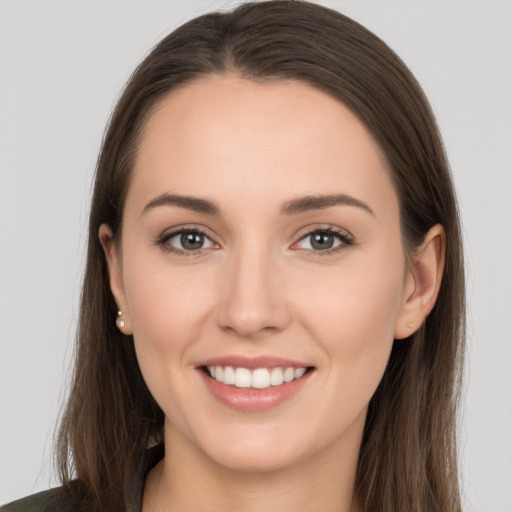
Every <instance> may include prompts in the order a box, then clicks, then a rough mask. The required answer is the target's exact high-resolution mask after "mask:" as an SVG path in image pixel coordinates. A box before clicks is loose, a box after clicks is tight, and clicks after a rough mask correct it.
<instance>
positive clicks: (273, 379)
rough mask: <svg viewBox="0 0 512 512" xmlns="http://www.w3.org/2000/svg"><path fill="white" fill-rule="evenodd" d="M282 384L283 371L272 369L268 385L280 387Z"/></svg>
mask: <svg viewBox="0 0 512 512" xmlns="http://www.w3.org/2000/svg"><path fill="white" fill-rule="evenodd" d="M283 382H284V377H283V369H282V368H272V371H271V372H270V384H271V385H272V386H280V385H281V384H282V383H283Z"/></svg>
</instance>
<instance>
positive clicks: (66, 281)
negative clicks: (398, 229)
mask: <svg viewBox="0 0 512 512" xmlns="http://www.w3.org/2000/svg"><path fill="white" fill-rule="evenodd" d="M319 3H322V4H324V5H328V6H330V7H334V8H336V9H338V10H340V11H342V12H344V13H345V14H348V15H349V16H352V17H353V18H355V19H356V20H358V21H360V22H361V23H363V24H364V25H366V26H367V27H368V28H370V29H371V30H373V31H374V32H375V33H376V34H377V35H379V36H380V37H382V38H383V39H384V40H385V41H386V42H387V43H388V44H389V45H390V46H391V47H392V48H393V49H395V51H397V52H398V54H399V55H400V56H401V57H402V58H403V59H404V60H405V62H406V63H407V64H408V65H409V66H410V67H411V69H412V70H413V72H414V73H415V74H416V76H417V77H418V79H419V81H420V82H421V83H422V85H423V86H424V88H425V90H426V92H427V95H428V96H429V98H430V100H431V102H432V104H433V107H434V110H435V112H436V115H437V117H438V121H439V124H440V127H441V130H442V133H443V135H444V138H445V142H446V147H447V151H448V155H449V158H450V161H451V165H452V169H453V173H454V178H455V182H456V187H457V191H458V194H459V198H460V206H461V211H462V217H463V223H464V234H465V245H466V251H467V264H468V266H467V278H468V293H469V306H468V307H469V350H468V369H467V380H466V381H467V384H466V392H465V407H464V411H463V413H464V414H463V416H462V418H461V428H460V431H461V439H462V442H461V446H460V448H461V466H462V475H463V483H464V489H465V496H466V498H465V500H466V510H467V511H479V512H484V511H485V512H491V511H492V512H506V511H512V28H511V27H512V3H511V2H510V1H504V0H480V1H477V0H474V1H473V0H460V1H459V0H443V1H439V0H438V1H436V0H425V1H420V0H403V1H382V0H379V1H375V0H373V1H369V0H339V1H334V0H333V1H325V2H319ZM230 4H232V2H225V1H221V2H219V1H207V0H196V1H191V0H180V1H175V0H173V1H170V0H169V1H163V0H138V1H135V0H88V1H85V0H83V1H77V0H75V1H68V0H61V1H57V0H0V503H5V502H7V501H10V500H13V499H15V498H18V497H21V496H23V495H26V494H29V493H33V492H35V491H38V490H42V489H46V488H48V486H50V485H56V483H57V481H56V480H55V478H54V476H53V475H52V471H51V441H52V437H53V429H54V425H55V420H56V418H57V415H58V412H59V406H60V404H61V400H62V398H63V396H65V393H66V382H67V378H68V375H69V361H70V356H71V353H72V343H73V338H74V330H75V325H76V319H77V305H78V296H79V290H80V280H81V272H82V266H83V262H84V244H85V230H86V219H87V213H88V200H89V194H90V181H91V177H92V173H93V169H94V166H95V159H96V155H97V152H98V148H99V144H100V141H101V137H102V133H103V129H104V126H105V123H106V121H107V119H108V116H109V113H110V111H111V109H112V106H113V104H114V102H115V100H116V98H117V97H118V94H119V91H120V90H121V88H122V86H123V84H124V83H125V81H126V79H127V78H128V76H129V74H130V72H131V71H132V70H133V69H134V67H135V66H136V65H137V63H138V62H139V61H140V60H141V59H142V58H143V56H144V55H145V53H146V52H147V51H148V50H149V49H150V48H151V47H152V46H153V45H154V44H155V43H156V42H157V41H158V40H159V39H161V38H162V37H163V36H164V35H166V34H167V33H168V32H169V31H170V30H171V29H172V28H174V27H176V26H177V25H179V24H181V23H182V22H184V21H185V20H187V19H189V18H191V17H193V16H195V15H198V14H200V13H202V12H205V11H207V10H212V9H214V8H219V7H225V6H228V5H230Z"/></svg>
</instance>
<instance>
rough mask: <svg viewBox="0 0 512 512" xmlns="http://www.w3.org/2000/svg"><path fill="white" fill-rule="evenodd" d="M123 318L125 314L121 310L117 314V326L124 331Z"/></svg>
mask: <svg viewBox="0 0 512 512" xmlns="http://www.w3.org/2000/svg"><path fill="white" fill-rule="evenodd" d="M122 316H123V312H122V311H121V310H119V311H118V312H117V320H116V324H117V327H118V328H119V329H122V328H123V327H124V320H123V319H122V318H121V317H122Z"/></svg>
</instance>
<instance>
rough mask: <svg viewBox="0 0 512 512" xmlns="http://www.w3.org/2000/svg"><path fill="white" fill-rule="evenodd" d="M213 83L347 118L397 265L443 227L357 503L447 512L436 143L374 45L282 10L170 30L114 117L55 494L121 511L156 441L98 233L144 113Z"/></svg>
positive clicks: (288, 7)
mask: <svg viewBox="0 0 512 512" xmlns="http://www.w3.org/2000/svg"><path fill="white" fill-rule="evenodd" d="M226 72H232V73H237V74H239V75H241V76H243V77H245V78H247V79H249V80H254V81H270V80H279V79H294V80H300V81H303V82H305V83H307V84H310V85H312V86H314V87H316V88H318V89H320V90H322V91H324V92H326V93H328V94H330V95H331V96H333V97H334V98H336V99H338V100H339V101H341V102H343V103H344V104H345V105H346V106H347V107H349V108H350V109H351V110H352V111H353V112H354V113H355V114H356V115H357V116H358V117H359V118H360V119H361V120H362V121H363V122H364V123H365V125H366V126H367V128H368V129H369V130H370V132H371V133H372V134H373V136H374V137H375V139H376V141H377V142H378V143H379V144H380V147H381V148H382V150H383V151H384V154H385V155H386V157H387V160H388V163H389V166H390V168H391V171H392V177H393V181H394V185H395V188H396V191H397V194H398V197H399V202H400V214H401V225H402V234H403V241H404V248H405V250H406V252H408V253H410V252H411V251H413V250H414V248H415V247H417V246H418V245H419V244H420V242H421V241H422V239H423V237H424V236H425V234H426V232H427V231H428V230H429V228H431V227H432V226H433V225H435V224H437V223H440V224H442V225H443V226H444V229H445V232H446V239H447V244H446V263H445V269H444V276H443V280H442V285H441V290H440V293H439V297H438V300H437V303H436V305H435V307H434V309H433V311H432V313H431V314H430V315H429V316H428V317H427V319H426V321H425V322H424V324H423V326H422V327H421V328H420V329H419V330H418V331H417V332H415V333H414V334H413V335H412V336H411V337H410V338H408V339H406V340H401V341H395V344H394V347H393V350H392V353H391V357H390V360H389V364H388V366H387V369H386V372H385V374H384V377H383V379H382V382H381V383H380V385H379V387H378V389H377V391H376V393H375V395H374V396H373V398H372V400H371V402H370V406H369V410H368V416H367V421H366V426H365V432H364V437H363V442H362V446H361V450H360V458H359V466H358V473H357V479H356V488H355V499H356V501H357V503H358V504H360V507H361V509H362V510H364V511H366V512H376V511H379V512H386V511H389V512H410V511H413V510H414V511H416V512H421V511H423V512H435V511H443V512H448V511H450V512H455V511H460V510H461V504H460V496H459V485H458V474H457V452H456V412H457V402H458V399H459V390H460V384H461V371H462V359H463V344H464V312H465V305H464V273H463V258H462V246H461V239H460V227H459V218H458V213H457V205H456V199H455V195H454V190H453V185H452V179H451V176H450V170H449V167H448V163H447V159H446V156H445V152H444V149H443V144H442V141H441V138H440V135H439V131H438V128H437V125H436V122H435V119H434V116H433V114H432V111H431V108H430V106H429V104H428V101H427V99H426V98H425V96H424V94H423V92H422V90H421V88H420V86H419V85H418V83H417V82H416V80H415V78H414V77H413V76H412V74H411V72H410V71H409V70H408V68H407V67H406V66H405V64H404V63H403V62H402V61H401V60H400V58H399V57H398V56H397V55H396V54H395V53H394V52H393V51H392V50H391V49H390V48H389V47H388V46H387V45H386V44H385V43H384V42H382V41H381V40H380V39H379V38H377V37H376V36H375V35H374V34H372V33H371V32H369V31H368V30H366V29H365V28H364V27H362V26H361V25H359V24H358V23H356V22H354V21H353V20H351V19H349V18H347V17H346V16H344V15H342V14H340V13H338V12H336V11H334V10H330V9H327V8H325V7H321V6H318V5H314V4H311V3H308V2H303V1H294V0H288V1H286V0H285V1H273V2H255V3H247V4H244V5H241V6H240V7H237V8H236V9H235V10H233V11H231V12H220V13H211V14H207V15H204V16H200V17H198V18H196V19H193V20H192V21H189V22H188V23H186V24H184V25H182V26H181V27H179V28H178V29H177V30H175V31H174V32H172V33H171V34H170V35H168V36H167V37H166V38H164V39H163V40H162V41H161V42H160V43H159V44H158V45H157V46H156V47H155V48H154V49H153V50H152V52H151V53H150V54H149V55H148V56H147V57H146V58H145V59H144V61H143V62H142V63H141V64H140V65H139V67H138V68H137V69H136V70H135V72H134V73H133V75H132V77H131V78H130V80H129V82H128V84H127V85H126V88H125V90H124V92H123V94H122V96H121V98H120V100H119V102H118V104H117V106H116V108H115V110H114V112H113V114H112V117H111V119H110V123H109V126H108V129H107V131H106V133H105V137H104V141H103V145H102V149H101V152H100V155H99V159H98V164H97V169H96V177H95V186H94V194H93V198H92V207H91V213H90V223H89V239H88V252H87V265H86V271H85V277H84V282H83V291H82V299H81V310H80V322H79V329H78V335H77V350H76V361H75V370H74V377H73V382H72V387H71V392H70V396H69V400H68V403H67V407H66V409H65V412H64V414H63V418H62V423H61V427H60V430H59V437H58V445H57V456H58V464H59V469H60V474H61V477H62V481H63V483H64V486H65V488H66V489H67V490H68V491H69V493H70V494H71V493H73V494H74V495H79V496H80V497H81V500H82V502H83V503H88V504H89V508H90V510H97V511H100V510H102V511H103V510H107V509H119V508H122V503H123V494H124V493H125V492H126V490H127V489H128V488H129V486H130V485H131V476H132V473H133V472H134V470H135V468H136V467H137V465H138V464H139V463H140V460H141V458H142V456H143V453H144V451H145V450H146V449H147V447H148V445H149V444H150V443H153V442H159V441H162V427H163V420H164V417H163V413H162V411H161V410H160V408H159V407H158V405H157V404H156V402H155V401H154V399H153V397H152V396H151V394H150V393H149V391H148V389H147V387H146V385H145V383H144V380H143V378H142V375H141V372H140V370H139V367H138V364H137V359H136V356H135V351H134V346H133V340H132V339H131V337H130V336H124V335H123V334H121V333H120V332H119V331H118V330H117V329H116V327H115V323H114V320H115V317H116V304H115V301H114V299H113V297H112V294H111V291H110V287H109V281H108V273H107V267H106V263H105V259H104V255H103V251H102V248H101V245H100V241H99V239H98V229H99V226H100V224H102V223H107V224H109V225H110V226H111V228H112V230H113V232H114V236H117V235H118V234H119V232H120V225H121V223H122V217H123V206H124V199H125V196H126V193H127V190H128V187H129V183H130V175H131V170H132V164H133V160H134V155H135V154H136V151H137V145H138V141H139V136H140V133H141V130H142V128H143V126H144V123H145V121H146V120H147V118H148V117H149V116H150V115H151V112H152V110H153V109H154V107H155V105H156V104H157V102H158V101H159V100H161V99H162V98H163V96H164V95H165V94H167V93H169V92H170V91H173V90H175V89H176V88H178V87H183V86H184V85H186V84H187V83H190V82H191V81H193V80H194V79H197V78H199V77H202V76H205V75H212V74H223V73H226ZM171 456H172V454H171ZM73 478H76V479H77V480H76V481H75V482H72V479H73Z"/></svg>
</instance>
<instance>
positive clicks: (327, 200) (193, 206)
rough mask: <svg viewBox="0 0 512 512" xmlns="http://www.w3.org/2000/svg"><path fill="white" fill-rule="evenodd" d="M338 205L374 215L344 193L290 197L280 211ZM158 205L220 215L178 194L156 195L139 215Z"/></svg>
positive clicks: (206, 204)
mask: <svg viewBox="0 0 512 512" xmlns="http://www.w3.org/2000/svg"><path fill="white" fill-rule="evenodd" d="M338 205H345V206H355V207H357V208H361V209H363V210H365V211H367V212H368V213H370V214H371V215H373V216H375V213H374V212H373V210H372V209H371V208H370V207H369V206H368V205H367V204H366V203H365V202H363V201H361V200H360V199H356V198H355V197H352V196H349V195H346V194H331V195H316V196H304V197H300V198H298V199H292V200H290V201H287V202H286V203H285V204H284V205H283V207H282V209H281V213H283V214H285V215H297V214H299V213H304V212H308V211H311V210H323V209H325V208H330V207H331V206H338ZM159 206H178V207H180V208H185V209H187V210H192V211H194V212H198V213H204V214H206V215H214V216H219V215H220V208H219V207H218V206H217V205H216V204H215V203H214V202H213V201H209V200H208V199H200V198H198V197H192V196H182V195H178V194H162V195H160V196H158V197H156V198H155V199H153V200H152V201H150V202H149V203H148V204H147V205H146V206H145V207H144V210H143V211H142V214H141V215H144V214H145V213H147V212H148V211H149V210H152V209H154V208H157V207H159Z"/></svg>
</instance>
